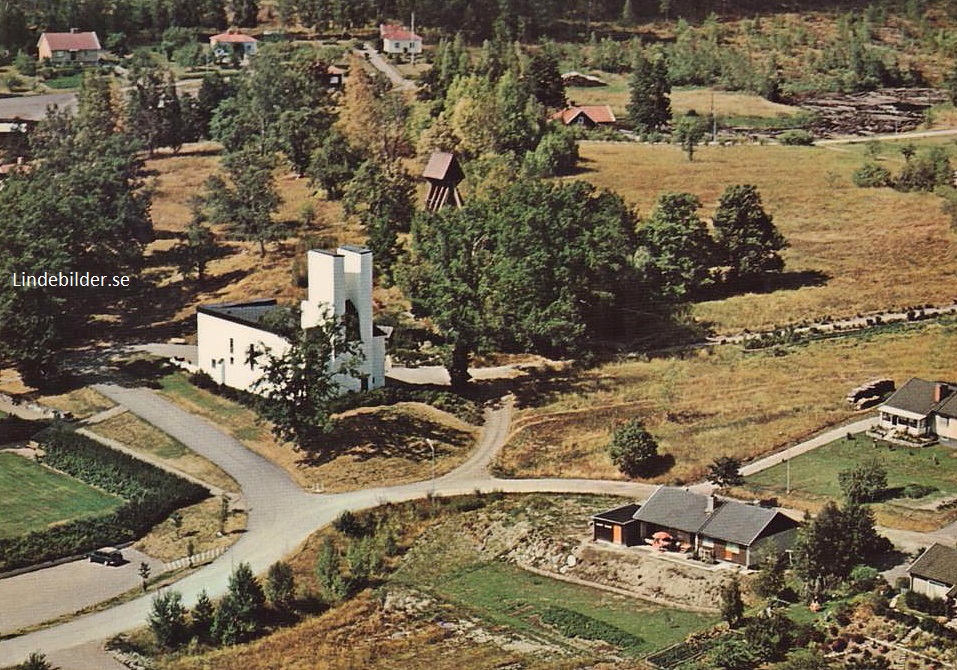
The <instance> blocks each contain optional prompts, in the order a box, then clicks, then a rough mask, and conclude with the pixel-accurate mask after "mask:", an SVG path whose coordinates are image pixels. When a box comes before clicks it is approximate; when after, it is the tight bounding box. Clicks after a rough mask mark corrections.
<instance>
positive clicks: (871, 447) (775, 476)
mask: <svg viewBox="0 0 957 670" xmlns="http://www.w3.org/2000/svg"><path fill="white" fill-rule="evenodd" d="M869 458H877V459H879V460H880V462H881V463H882V464H883V466H884V467H885V468H886V469H887V484H888V488H890V489H895V488H901V487H904V486H906V485H907V484H911V483H919V484H925V485H928V486H933V487H936V488H937V489H939V491H937V492H935V493H932V494H930V495H928V496H926V498H925V499H920V500H913V501H910V500H907V499H897V500H895V501H887V502H881V503H875V504H874V505H873V508H874V511H875V514H876V515H877V517H878V519H879V521H881V523H883V524H885V525H893V526H899V525H906V526H907V527H909V528H912V527H914V526H915V524H920V525H921V527H923V525H924V524H926V523H930V524H931V526H930V527H931V528H934V527H939V526H940V525H942V523H943V521H949V520H950V517H951V516H953V514H951V515H945V514H943V513H936V514H935V510H934V507H935V505H934V504H933V501H934V500H936V499H940V498H942V497H943V496H945V495H954V494H957V452H955V451H954V450H953V449H949V448H947V447H941V446H939V445H936V446H932V447H923V448H918V447H915V448H907V447H899V446H894V445H891V444H888V443H886V442H880V441H878V442H877V443H876V444H875V443H874V442H873V440H871V439H870V438H868V437H866V436H864V435H857V436H855V437H854V439H852V440H847V439H846V438H842V439H840V440H836V441H834V442H831V443H830V444H828V445H825V446H823V447H821V448H819V449H815V450H813V451H809V452H807V453H805V454H801V455H800V456H796V457H794V458H792V459H791V467H790V470H791V492H790V494H788V493H787V488H786V485H787V466H786V465H784V464H781V465H776V466H774V467H773V468H769V469H767V470H764V471H762V472H759V473H757V474H754V475H752V476H750V477H748V478H747V482H746V484H745V487H744V488H746V489H747V490H748V491H750V492H753V493H754V494H755V495H758V496H774V497H777V498H778V500H779V501H783V500H787V501H788V504H789V505H797V506H801V507H804V508H807V509H816V508H818V507H820V506H821V505H823V503H824V502H826V501H827V500H828V499H830V500H835V501H840V500H841V498H842V494H841V488H840V485H839V484H838V479H837V475H838V473H839V472H841V471H842V470H848V469H850V468H852V467H854V466H855V465H858V464H860V463H862V462H864V461H865V460H866V459H869ZM917 507H928V509H916V508H917ZM935 516H936V517H937V519H939V521H938V523H936V524H933V517H935Z"/></svg>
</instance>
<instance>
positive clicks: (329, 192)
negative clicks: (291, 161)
mask: <svg viewBox="0 0 957 670" xmlns="http://www.w3.org/2000/svg"><path fill="white" fill-rule="evenodd" d="M361 164H362V154H361V153H360V152H358V151H357V150H355V149H353V148H352V147H351V146H350V145H349V141H348V140H347V139H346V137H345V135H343V134H342V133H341V132H340V131H339V130H338V129H337V128H333V129H332V130H330V131H329V133H328V134H327V135H326V136H325V138H324V139H323V141H322V144H320V145H319V146H318V147H317V148H316V149H315V150H314V151H313V152H312V157H311V158H310V160H309V168H308V169H307V171H306V174H308V175H309V179H310V180H311V181H312V183H313V184H315V185H316V186H319V187H320V188H322V189H323V190H324V191H325V192H326V197H327V198H328V199H329V200H339V199H340V198H342V196H343V195H344V194H345V192H346V189H347V188H348V186H349V182H350V180H351V179H352V177H353V175H354V174H355V172H356V170H357V169H359V165H361Z"/></svg>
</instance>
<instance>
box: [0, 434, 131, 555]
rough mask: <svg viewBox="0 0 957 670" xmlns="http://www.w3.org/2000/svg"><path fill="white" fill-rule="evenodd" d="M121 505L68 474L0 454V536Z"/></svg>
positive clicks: (108, 495)
mask: <svg viewBox="0 0 957 670" xmlns="http://www.w3.org/2000/svg"><path fill="white" fill-rule="evenodd" d="M122 504H123V500H122V499H121V498H119V497H117V496H114V495H110V494H108V493H104V492H103V491H100V490H98V489H95V488H93V487H92V486H87V485H86V484H84V483H83V482H80V481H78V480H76V479H74V478H72V477H68V476H66V475H61V474H59V473H56V472H54V471H52V470H48V469H46V468H44V467H42V466H39V465H37V464H36V463H34V462H32V461H30V460H27V459H26V458H23V457H21V456H17V455H16V454H5V453H0V509H2V510H3V514H2V515H0V537H16V536H17V535H21V534H23V533H27V532H30V531H32V530H40V529H43V528H46V527H47V526H49V525H50V524H55V523H61V522H64V521H70V520H73V519H82V518H88V517H96V516H100V515H101V514H106V513H109V512H110V511H112V510H114V509H116V508H117V507H119V506H120V505H122Z"/></svg>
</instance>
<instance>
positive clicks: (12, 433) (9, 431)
mask: <svg viewBox="0 0 957 670" xmlns="http://www.w3.org/2000/svg"><path fill="white" fill-rule="evenodd" d="M49 425H50V421H49V420H48V419H38V420H36V421H28V420H27V419H21V418H20V417H18V416H5V417H4V418H2V419H0V444H5V443H7V442H21V441H23V440H29V439H30V438H31V437H33V436H34V435H36V434H37V433H39V432H40V431H41V430H43V429H44V428H47V427H49Z"/></svg>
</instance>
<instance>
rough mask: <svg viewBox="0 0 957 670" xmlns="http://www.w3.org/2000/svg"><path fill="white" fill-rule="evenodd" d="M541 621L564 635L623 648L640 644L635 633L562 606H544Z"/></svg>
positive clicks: (632, 647)
mask: <svg viewBox="0 0 957 670" xmlns="http://www.w3.org/2000/svg"><path fill="white" fill-rule="evenodd" d="M542 622H543V623H546V624H548V625H549V626H554V627H555V628H557V629H558V630H559V632H561V634H562V635H565V636H566V637H578V638H581V639H583V640H604V641H605V642H608V643H609V644H613V645H615V646H616V647H620V648H621V649H625V650H636V649H637V648H638V647H640V646H641V645H642V643H643V642H644V640H642V639H641V638H640V637H638V636H637V635H633V634H631V633H629V632H627V631H624V630H622V629H621V628H618V627H617V626H613V625H611V624H609V623H605V622H604V621H599V620H598V619H592V618H591V617H590V616H586V615H584V614H580V613H579V612H573V611H572V610H567V609H565V608H564V607H554V606H552V607H546V608H545V610H544V611H543V612H542Z"/></svg>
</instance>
